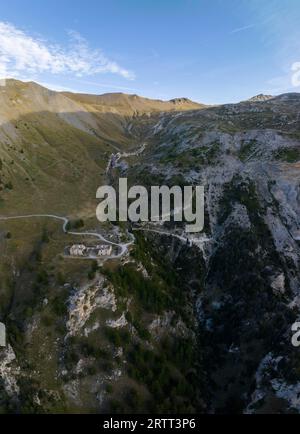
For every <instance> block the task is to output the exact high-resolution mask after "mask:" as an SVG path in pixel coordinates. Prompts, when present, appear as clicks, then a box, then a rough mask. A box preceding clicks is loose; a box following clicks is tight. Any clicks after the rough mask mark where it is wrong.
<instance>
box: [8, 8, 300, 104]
mask: <svg viewBox="0 0 300 434" xmlns="http://www.w3.org/2000/svg"><path fill="white" fill-rule="evenodd" d="M299 22H300V1H299V0H264V1H262V0H151V1H150V0H143V1H141V0H110V1H108V0H106V1H104V0H85V1H82V0H81V1H80V0H72V1H69V0H60V1H56V0H43V2H41V1H40V0H10V1H9V2H5V3H3V4H1V9H0V76H1V77H15V78H19V79H22V80H35V81H37V82H39V83H42V84H45V85H46V86H48V87H51V88H53V89H58V90H60V89H62V90H64V89H68V90H73V91H80V92H89V93H98V94H99V93H105V92H127V93H138V94H140V95H144V96H148V97H151V98H163V99H169V98H174V97H181V96H186V97H189V98H191V99H194V100H197V101H200V102H205V103H223V102H233V101H239V100H242V99H245V98H249V97H251V96H253V95H255V94H258V93H261V92H262V93H268V94H269V93H271V94H279V93H283V92H290V91H294V92H297V91H298V92H300V72H299V71H300V25H299Z"/></svg>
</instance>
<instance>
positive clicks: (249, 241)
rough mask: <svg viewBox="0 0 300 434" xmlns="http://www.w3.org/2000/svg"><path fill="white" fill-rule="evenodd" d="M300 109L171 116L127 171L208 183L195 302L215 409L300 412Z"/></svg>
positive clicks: (275, 104)
mask: <svg viewBox="0 0 300 434" xmlns="http://www.w3.org/2000/svg"><path fill="white" fill-rule="evenodd" d="M299 109H300V96H299V95H297V94H292V95H282V96H279V97H276V98H272V99H268V98H266V99H261V98H260V99H259V100H257V99H254V100H252V101H249V102H243V103H240V104H235V105H227V106H222V107H214V108H208V109H205V110H202V111H197V112H189V113H182V114H178V115H175V116H174V115H172V114H167V115H165V116H162V117H161V118H160V120H159V122H158V123H157V124H156V125H155V127H154V128H153V130H152V136H151V138H150V140H149V146H148V147H147V148H146V152H145V155H144V156H143V159H142V161H141V166H138V167H135V168H134V169H132V170H130V169H129V171H128V173H129V176H132V177H133V178H134V179H144V180H145V181H146V182H149V180H151V181H152V183H153V184H155V183H157V181H158V180H159V182H160V184H162V183H167V184H170V185H172V184H177V183H179V184H180V185H182V184H186V185H187V184H191V183H194V184H198V185H204V186H205V189H206V213H205V229H204V231H205V234H202V235H201V237H202V238H204V239H205V238H208V239H209V241H206V242H205V243H200V246H201V251H202V254H203V258H204V259H205V272H204V276H202V277H203V280H202V282H201V283H200V284H198V287H197V296H196V301H195V306H196V310H197V318H198V320H199V333H200V337H201V338H200V341H201V344H199V345H201V351H202V352H203V355H204V366H205V368H206V370H207V373H208V381H209V382H210V387H209V392H210V395H211V401H210V404H211V406H212V407H211V408H212V409H213V411H222V412H242V411H247V412H254V411H258V412H264V411H267V412H269V411H271V412H272V411H274V412H276V411H295V410H296V411H299V410H300V407H299V401H298V399H297V398H296V396H297V390H298V369H299V366H300V365H299V362H300V358H299V357H300V354H299V351H297V348H294V347H293V346H292V344H291V336H292V332H291V325H292V323H293V322H294V321H295V320H296V318H297V316H298V315H299V311H298V309H299V307H298V306H299V289H300V286H299V282H300V280H299V277H300V275H299V273H300V268H299V225H300V217H299V197H300V196H299V193H300V183H299V181H300V170H299V169H300V166H299V158H300V142H299V140H300V120H299ZM173 230H174V229H173ZM203 235H204V236H203ZM185 277H186V280H187V281H188V280H189V276H185Z"/></svg>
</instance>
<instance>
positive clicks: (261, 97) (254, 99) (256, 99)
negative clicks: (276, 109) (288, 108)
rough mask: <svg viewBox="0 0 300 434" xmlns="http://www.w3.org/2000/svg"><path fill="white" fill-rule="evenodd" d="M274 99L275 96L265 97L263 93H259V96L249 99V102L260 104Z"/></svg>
mask: <svg viewBox="0 0 300 434" xmlns="http://www.w3.org/2000/svg"><path fill="white" fill-rule="evenodd" d="M272 98H274V97H273V95H265V94H263V93H259V94H258V95H255V96H253V97H252V98H249V99H248V100H247V101H249V102H260V101H268V100H269V99H272Z"/></svg>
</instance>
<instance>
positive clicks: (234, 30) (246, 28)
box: [230, 24, 255, 34]
mask: <svg viewBox="0 0 300 434" xmlns="http://www.w3.org/2000/svg"><path fill="white" fill-rule="evenodd" d="M253 27H255V24H249V25H248V26H243V27H238V28H237V29H233V30H231V32H230V34H232V33H239V32H243V31H244V30H249V29H252V28H253Z"/></svg>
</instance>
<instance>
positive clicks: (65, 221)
mask: <svg viewBox="0 0 300 434" xmlns="http://www.w3.org/2000/svg"><path fill="white" fill-rule="evenodd" d="M28 218H51V219H56V220H61V221H62V222H63V227H62V228H63V232H64V233H65V234H70V235H76V236H88V237H89V236H90V237H95V238H98V239H99V240H101V241H104V242H105V243H108V244H111V245H113V246H117V247H119V248H120V249H121V251H120V253H118V254H117V255H111V256H110V257H109V258H108V259H118V258H121V257H122V256H123V255H124V254H125V253H127V251H128V247H129V246H131V245H132V244H133V243H134V235H133V234H131V233H130V232H128V234H129V235H130V237H131V241H129V242H128V243H114V242H113V241H109V240H107V239H106V238H104V236H103V235H101V234H99V233H98V232H75V231H68V230H67V224H68V223H69V221H70V220H69V219H68V218H67V217H63V216H58V215H55V214H28V215H19V216H8V217H2V216H0V221H7V220H19V219H28ZM89 259H93V258H92V257H90V258H89Z"/></svg>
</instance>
